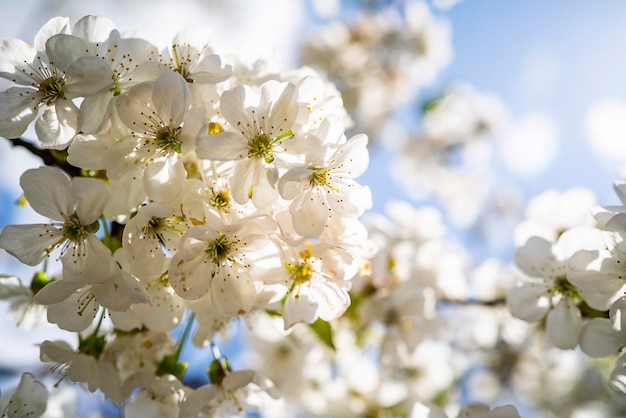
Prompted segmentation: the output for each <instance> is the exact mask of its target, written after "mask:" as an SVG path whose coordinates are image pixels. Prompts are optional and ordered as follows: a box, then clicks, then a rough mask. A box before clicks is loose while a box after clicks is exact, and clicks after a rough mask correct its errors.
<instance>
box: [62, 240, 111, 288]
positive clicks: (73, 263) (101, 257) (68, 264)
mask: <svg viewBox="0 0 626 418" xmlns="http://www.w3.org/2000/svg"><path fill="white" fill-rule="evenodd" d="M85 240H86V242H84V243H82V244H81V246H79V247H78V248H75V249H74V248H68V249H67V250H66V251H65V253H64V254H63V255H62V256H61V261H62V262H63V276H64V279H66V280H72V281H75V282H80V283H102V282H105V281H107V280H110V279H111V278H112V277H113V276H115V275H116V274H117V269H118V267H117V264H116V262H115V260H113V256H112V255H111V250H109V248H107V247H106V246H105V245H104V244H103V243H102V242H101V241H100V240H99V239H98V238H97V237H96V236H95V235H94V234H89V235H88V236H87V238H86V239H85Z"/></svg>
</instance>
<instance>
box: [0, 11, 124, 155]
mask: <svg viewBox="0 0 626 418" xmlns="http://www.w3.org/2000/svg"><path fill="white" fill-rule="evenodd" d="M68 31H69V23H68V22H67V19H62V18H56V19H52V20H50V21H49V22H48V23H47V24H46V25H44V27H42V28H41V30H40V31H39V33H38V34H37V36H36V38H35V41H36V45H35V48H33V47H32V46H30V45H28V44H26V43H25V42H24V41H22V40H19V39H6V38H5V39H2V40H0V74H1V75H2V77H3V78H8V79H10V80H12V81H13V82H15V83H17V84H19V85H20V87H11V88H9V89H8V90H6V91H4V92H2V93H0V115H2V116H1V117H0V135H2V136H4V137H7V138H15V137H18V136H20V135H21V134H23V133H24V131H25V130H26V128H27V127H28V125H29V124H30V123H31V122H32V121H33V120H34V119H35V118H36V117H37V115H38V110H39V108H45V110H44V112H43V114H42V115H41V117H40V118H39V119H38V120H37V122H36V123H35V130H36V132H37V137H38V139H39V141H40V143H41V145H42V146H44V147H46V148H54V149H64V148H67V146H68V145H69V142H70V141H71V140H72V138H73V137H74V135H75V134H76V133H77V132H78V129H79V126H80V117H81V116H80V112H79V110H78V107H77V106H76V105H75V104H74V103H73V102H72V99H74V98H76V97H85V96H90V95H92V94H96V93H99V92H100V91H102V90H106V89H107V88H108V87H110V86H111V84H112V81H111V69H110V68H109V66H108V65H107V64H106V63H105V62H104V61H103V60H101V59H99V58H97V57H93V56H85V51H86V49H87V48H86V44H85V42H84V41H82V40H81V39H79V38H75V37H72V36H70V35H69V34H68ZM44 43H45V44H44ZM22 86H23V87H22Z"/></svg>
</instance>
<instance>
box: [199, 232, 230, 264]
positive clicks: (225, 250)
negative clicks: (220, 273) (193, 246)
mask: <svg viewBox="0 0 626 418" xmlns="http://www.w3.org/2000/svg"><path fill="white" fill-rule="evenodd" d="M233 244H234V242H233V241H229V240H228V238H227V237H226V235H224V234H222V233H220V236H219V238H217V239H216V240H215V241H213V243H212V244H211V245H209V248H207V250H206V253H207V254H208V256H209V257H211V260H212V261H213V263H214V264H219V263H220V262H222V261H224V260H226V259H228V255H229V254H230V252H231V249H232V247H233Z"/></svg>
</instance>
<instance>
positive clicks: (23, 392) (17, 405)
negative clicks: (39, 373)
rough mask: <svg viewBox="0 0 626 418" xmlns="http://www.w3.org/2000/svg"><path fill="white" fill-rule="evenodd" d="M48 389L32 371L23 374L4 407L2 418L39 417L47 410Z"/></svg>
mask: <svg viewBox="0 0 626 418" xmlns="http://www.w3.org/2000/svg"><path fill="white" fill-rule="evenodd" d="M47 403H48V391H47V390H46V387H45V386H44V385H43V384H42V383H41V382H39V381H38V380H36V379H35V377H34V376H33V375H32V374H30V373H24V374H22V378H21V379H20V383H19V385H18V386H17V389H15V392H13V395H11V398H9V400H8V402H7V404H6V405H5V406H4V408H2V406H0V411H2V418H37V417H40V416H42V415H43V414H44V412H46V407H47Z"/></svg>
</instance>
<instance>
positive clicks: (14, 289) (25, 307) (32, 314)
mask: <svg viewBox="0 0 626 418" xmlns="http://www.w3.org/2000/svg"><path fill="white" fill-rule="evenodd" d="M38 276H39V274H36V275H35V277H34V278H33V280H35V281H37V278H38ZM39 284H40V283H36V284H35V286H38V285H39ZM33 297H34V291H33V287H32V285H31V287H26V286H24V285H22V281H21V280H20V279H19V278H17V277H15V276H10V275H5V274H0V300H8V301H10V306H9V311H10V313H11V314H12V316H13V317H15V319H16V321H15V322H16V323H17V325H18V326H23V327H25V328H31V327H33V326H36V325H41V324H43V323H45V321H43V318H44V316H45V313H46V308H45V307H44V306H42V305H40V304H38V303H36V302H35V301H34V300H33Z"/></svg>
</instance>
